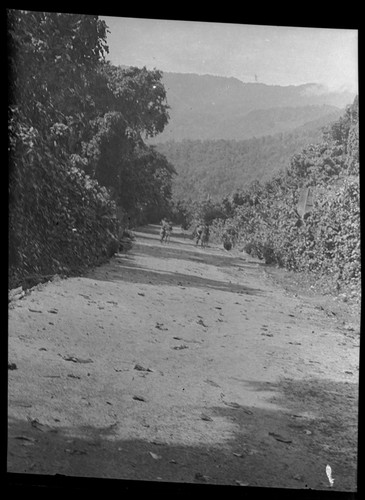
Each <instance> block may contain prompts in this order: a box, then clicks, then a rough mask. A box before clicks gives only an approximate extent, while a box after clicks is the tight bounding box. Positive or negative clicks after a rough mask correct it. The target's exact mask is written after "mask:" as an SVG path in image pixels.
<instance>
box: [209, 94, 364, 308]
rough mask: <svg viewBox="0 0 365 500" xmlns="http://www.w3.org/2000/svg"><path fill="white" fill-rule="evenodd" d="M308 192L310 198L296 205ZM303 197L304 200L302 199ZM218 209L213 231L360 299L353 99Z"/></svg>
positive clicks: (355, 108)
mask: <svg viewBox="0 0 365 500" xmlns="http://www.w3.org/2000/svg"><path fill="white" fill-rule="evenodd" d="M308 188H310V189H311V193H312V197H313V199H312V203H311V204H309V205H308V206H306V204H305V203H304V205H303V202H302V198H303V196H302V195H303V193H304V194H305V195H306V196H307V195H308V191H307V190H308ZM304 199H305V197H304ZM217 208H218V207H216V213H217V214H218V215H217V216H216V217H215V220H214V221H213V223H212V232H213V233H214V234H215V235H216V236H217V237H219V238H230V239H231V241H232V243H240V244H241V245H242V247H243V248H245V250H246V251H247V252H249V253H251V254H253V255H256V256H258V257H260V258H263V259H265V261H266V262H267V263H276V264H278V265H280V266H284V267H286V268H287V269H291V270H294V271H305V272H310V273H314V276H316V279H318V280H320V279H323V280H324V281H325V282H326V283H327V284H328V287H329V290H331V291H335V290H337V291H339V292H342V293H343V297H344V299H345V300H348V299H349V298H350V297H351V298H355V299H358V300H359V298H360V279H361V271H360V264H361V262H360V186H359V129H358V102H357V98H356V99H355V101H354V103H353V104H352V105H351V106H349V107H348V108H347V110H346V112H345V114H344V115H343V116H342V117H341V118H340V119H339V120H338V121H336V122H335V123H333V124H332V125H331V126H330V127H328V129H327V130H326V131H325V132H324V133H323V136H322V140H321V141H320V142H319V143H318V144H316V145H310V146H307V147H306V148H304V149H303V150H301V151H299V152H298V153H297V154H295V155H293V157H292V159H291V161H290V165H289V166H288V168H286V169H285V170H283V171H282V172H279V173H277V174H276V175H275V176H274V177H273V178H272V179H271V180H270V181H268V182H267V183H265V184H259V183H253V184H251V185H249V186H247V187H246V189H244V190H242V191H241V192H240V193H235V195H234V196H231V197H226V198H225V199H224V200H222V202H221V205H220V213H218V210H217Z"/></svg>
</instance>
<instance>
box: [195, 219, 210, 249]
mask: <svg viewBox="0 0 365 500" xmlns="http://www.w3.org/2000/svg"><path fill="white" fill-rule="evenodd" d="M199 243H200V245H201V246H202V247H206V246H207V245H208V243H209V226H208V225H207V224H199V225H198V226H197V228H196V229H195V245H196V246H198V245H199Z"/></svg>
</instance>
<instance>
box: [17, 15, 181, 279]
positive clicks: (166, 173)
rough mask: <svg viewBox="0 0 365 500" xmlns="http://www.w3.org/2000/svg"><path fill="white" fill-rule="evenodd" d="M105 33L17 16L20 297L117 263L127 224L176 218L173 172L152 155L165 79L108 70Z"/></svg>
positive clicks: (163, 108)
mask: <svg viewBox="0 0 365 500" xmlns="http://www.w3.org/2000/svg"><path fill="white" fill-rule="evenodd" d="M106 30H107V26H106V24H105V22H104V21H100V20H99V19H98V17H97V16H91V15H90V16H89V15H77V14H61V13H46V12H28V11H15V10H9V11H8V17H7V36H8V40H7V41H8V75H9V80H8V82H9V101H8V104H9V114H8V131H9V142H8V149H9V286H10V287H12V286H17V285H18V284H19V283H22V284H26V283H27V282H38V281H40V280H42V279H43V278H42V277H44V276H49V275H51V274H54V273H63V274H69V273H71V272H79V271H80V269H82V268H83V267H85V266H88V265H93V264H95V263H97V262H100V260H102V259H105V258H108V257H109V256H110V255H112V254H113V253H114V252H115V251H116V250H117V249H118V245H119V236H120V232H121V231H122V230H123V224H124V223H123V218H124V219H125V220H128V217H129V218H130V219H131V220H132V221H135V222H141V221H144V220H146V218H148V217H152V218H153V217H155V218H158V217H159V216H160V215H161V214H164V213H165V211H166V209H167V207H168V206H169V203H170V200H171V178H172V176H173V174H174V169H173V167H172V165H171V164H169V163H168V161H167V160H166V158H164V157H162V155H161V154H160V153H158V152H157V151H156V150H155V149H154V148H153V147H151V146H148V145H147V144H146V143H145V140H146V139H147V138H150V137H153V136H154V135H156V134H158V133H160V132H162V131H163V129H164V127H165V126H166V124H167V122H168V118H169V115H168V105H167V103H166V93H165V89H164V86H163V84H162V83H161V78H162V74H161V72H159V71H158V70H154V71H147V70H146V69H145V68H143V69H138V68H127V69H123V68H120V67H114V66H112V65H111V64H109V63H106V62H105V54H106V53H107V52H108V47H107V45H106ZM117 212H118V214H119V216H120V217H119V219H118V218H117ZM120 222H122V224H120ZM124 226H125V225H124Z"/></svg>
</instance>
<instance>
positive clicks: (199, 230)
mask: <svg viewBox="0 0 365 500" xmlns="http://www.w3.org/2000/svg"><path fill="white" fill-rule="evenodd" d="M203 229H204V226H203V224H199V225H198V227H197V228H196V230H195V237H196V240H195V246H198V245H199V242H200V240H201V238H202V235H203Z"/></svg>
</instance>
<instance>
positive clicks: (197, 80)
mask: <svg viewBox="0 0 365 500" xmlns="http://www.w3.org/2000/svg"><path fill="white" fill-rule="evenodd" d="M163 83H164V85H165V88H166V92H167V101H168V104H169V105H170V107H171V109H170V121H169V124H168V125H167V127H166V128H165V130H164V132H163V133H162V134H159V135H158V136H157V137H155V138H154V139H153V140H151V142H152V143H159V142H166V141H168V140H175V141H180V140H183V139H237V140H240V139H247V138H250V137H261V136H264V135H268V134H270V135H272V134H276V133H278V132H286V131H289V130H291V129H294V128H297V127H299V126H301V125H304V124H305V123H307V122H312V121H314V120H318V119H321V118H326V117H329V116H330V115H333V114H335V113H336V112H337V113H338V112H339V110H340V109H341V108H342V109H343V108H344V107H345V106H346V105H347V104H351V102H352V101H353V99H354V97H355V95H354V94H352V93H350V92H346V91H343V92H330V91H327V90H326V89H325V88H324V87H323V86H320V85H317V84H312V83H308V84H305V85H298V86H294V85H290V86H286V87H284V86H279V85H266V84H263V83H244V82H241V81H240V80H238V79H237V78H227V77H221V76H212V75H196V74H183V73H164V74H163Z"/></svg>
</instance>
